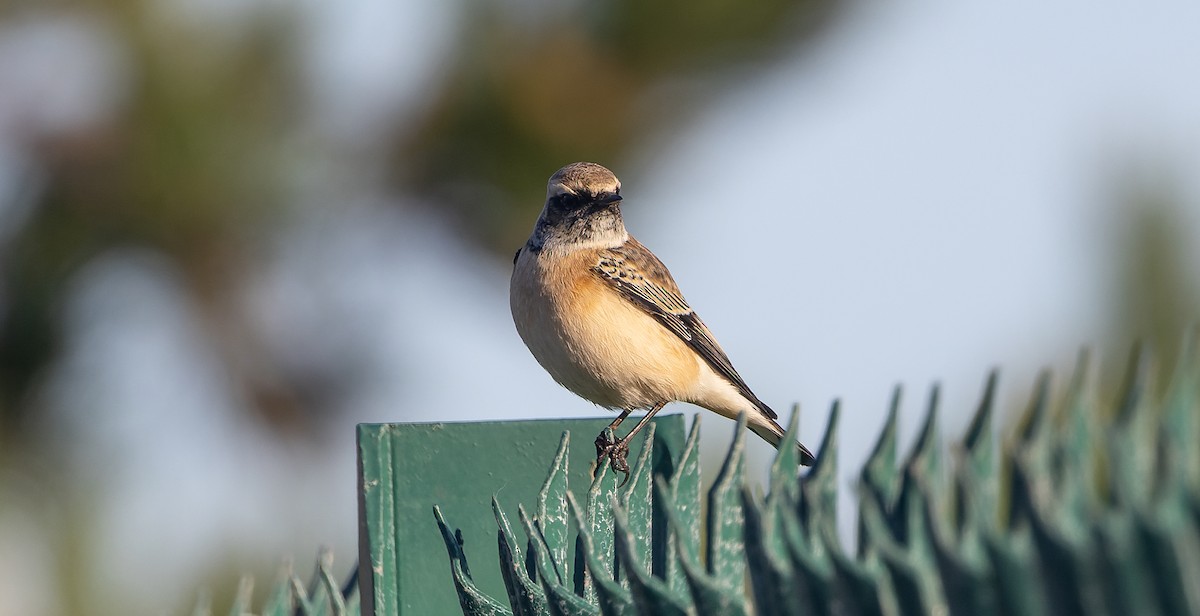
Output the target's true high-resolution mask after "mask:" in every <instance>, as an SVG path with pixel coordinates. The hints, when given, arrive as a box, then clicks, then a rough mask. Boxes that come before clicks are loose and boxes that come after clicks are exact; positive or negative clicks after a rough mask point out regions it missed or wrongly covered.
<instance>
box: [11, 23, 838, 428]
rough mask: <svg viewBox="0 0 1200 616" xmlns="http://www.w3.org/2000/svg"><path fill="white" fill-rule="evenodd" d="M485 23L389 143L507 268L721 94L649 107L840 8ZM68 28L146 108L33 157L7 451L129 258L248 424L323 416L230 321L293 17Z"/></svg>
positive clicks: (283, 105)
mask: <svg viewBox="0 0 1200 616" xmlns="http://www.w3.org/2000/svg"><path fill="white" fill-rule="evenodd" d="M469 5H470V6H469V9H470V10H468V11H467V12H466V17H465V21H464V23H463V24H462V31H461V33H460V36H459V37H458V41H460V44H458V45H456V46H455V48H454V49H455V53H456V56H455V57H454V58H453V59H452V61H450V62H449V69H448V71H447V72H446V74H445V76H444V78H443V80H442V81H441V82H440V84H439V87H438V89H437V90H435V91H433V92H430V93H429V96H428V100H429V102H428V105H427V107H426V110H427V112H426V113H425V114H424V115H423V116H422V117H419V118H417V119H416V120H415V121H414V122H413V123H411V124H407V123H406V124H405V125H403V126H397V127H395V128H394V129H393V130H392V134H393V138H392V142H393V143H394V147H393V148H392V149H393V151H394V152H395V158H394V164H393V168H394V169H395V170H396V180H397V188H399V189H400V190H411V191H414V192H415V193H416V194H419V195H422V196H424V197H426V199H424V200H423V201H424V202H425V203H429V204H433V206H434V207H436V208H437V210H438V211H439V212H440V213H441V214H442V215H444V216H447V217H449V218H451V219H452V220H455V221H457V222H459V223H460V226H461V228H462V229H463V230H464V231H466V232H467V234H468V235H469V236H470V237H472V238H474V239H475V240H476V241H479V242H481V243H482V244H483V245H485V246H487V247H490V248H493V249H495V250H496V251H497V254H503V255H505V256H507V255H508V254H511V250H512V248H513V247H514V246H515V245H517V244H519V243H520V241H521V240H522V238H523V237H524V235H525V234H526V232H527V228H528V226H529V224H530V219H531V216H532V215H533V214H534V213H536V210H537V209H538V208H540V201H541V194H540V191H539V190H538V188H537V187H540V186H542V185H543V183H544V182H545V180H546V178H547V177H548V176H549V174H550V173H551V172H553V171H554V169H556V168H558V167H559V166H560V165H562V164H564V163H566V162H570V161H572V160H575V159H592V160H600V161H605V162H611V161H613V160H615V159H616V158H618V157H620V156H622V155H624V154H627V153H628V152H630V151H631V150H632V148H633V146H634V145H635V144H636V143H638V141H639V139H640V138H641V137H642V136H643V135H644V134H645V133H646V132H647V129H648V127H652V126H655V127H657V126H661V125H663V124H666V125H671V124H677V123H679V122H680V121H681V119H683V118H686V116H687V114H688V112H690V111H692V110H694V109H695V108H696V107H697V103H696V101H697V99H698V98H700V97H701V95H702V94H705V93H707V92H708V90H706V89H698V90H696V89H693V90H691V91H687V92H684V93H682V94H681V95H679V96H674V95H672V96H670V97H662V98H661V100H658V101H657V102H655V101H654V99H653V97H652V96H651V95H652V94H653V93H654V92H655V89H656V88H659V87H660V85H661V84H663V83H664V82H668V81H671V80H680V79H681V78H685V77H688V76H697V75H699V71H701V70H705V71H711V69H712V67H714V66H720V65H723V64H729V63H731V62H736V61H745V60H763V59H765V58H766V56H767V55H768V54H769V53H771V52H777V51H778V50H781V49H783V48H784V47H785V45H787V44H795V43H797V42H802V41H806V40H811V39H812V38H813V35H815V34H816V33H817V32H819V31H820V30H821V27H822V26H823V25H825V24H826V23H828V22H829V20H830V17H832V16H833V15H834V13H835V10H834V8H835V3H834V2H832V0H802V1H800V2H794V1H787V0H766V1H764V2H758V3H753V4H750V5H747V4H745V3H737V2H732V1H731V0H701V1H699V2H695V1H690V2H682V1H680V0H669V1H666V2H655V3H643V2H635V1H633V0H608V1H604V2H587V3H585V2H572V3H568V4H565V5H562V6H551V5H550V4H545V5H538V6H534V5H532V4H528V3H525V4H520V3H519V4H512V3H502V2H479V3H469ZM276 8H277V9H278V7H276ZM22 10H29V7H25V8H24V9H22ZM74 10H87V11H90V12H92V13H94V14H96V15H99V16H100V17H101V18H102V21H103V22H104V23H106V24H108V25H111V26H112V27H114V28H115V29H116V30H117V36H118V38H119V40H120V42H121V44H123V45H125V46H126V48H127V49H126V50H125V51H126V52H127V59H128V62H129V64H130V66H129V67H128V69H129V72H130V73H131V76H132V79H131V83H132V85H131V88H132V90H131V91H130V92H129V93H128V95H127V97H126V101H127V104H126V105H125V106H124V107H123V108H122V109H121V110H120V111H119V112H118V114H117V115H116V117H113V118H110V119H109V120H108V121H106V122H105V123H104V124H103V125H101V126H94V127H91V128H90V129H89V130H87V131H84V132H81V133H75V134H69V135H62V136H57V137H55V138H51V139H42V140H38V141H36V142H35V143H34V147H33V148H32V151H33V153H34V155H35V157H36V158H37V160H38V161H39V164H40V165H41V166H42V167H43V168H44V170H45V172H46V178H47V180H46V183H45V185H44V187H43V188H42V190H41V192H40V193H39V195H38V197H37V200H36V201H37V202H36V204H35V205H34V207H33V212H32V218H31V219H30V220H29V221H28V223H27V224H26V225H25V226H24V227H23V228H22V229H20V232H19V234H18V236H17V237H16V239H15V240H14V242H13V243H12V244H11V245H10V246H6V247H0V248H3V253H4V254H5V259H4V262H3V263H2V264H0V285H2V288H4V290H5V293H4V295H3V296H0V301H3V302H5V305H4V306H2V308H3V310H0V434H12V433H13V432H14V430H19V428H20V426H21V421H20V419H21V417H22V416H24V415H25V414H27V413H28V410H29V407H30V403H29V394H30V392H31V390H32V388H33V386H34V384H35V383H36V381H37V378H38V375H39V374H40V373H41V372H42V371H43V369H44V368H45V367H46V366H47V365H48V364H49V362H51V361H52V360H53V359H54V358H55V357H56V356H57V353H58V352H59V350H60V347H61V340H60V325H59V323H58V314H57V313H58V308H59V307H60V306H61V305H62V303H63V301H64V294H65V291H66V288H67V282H68V281H69V280H70V278H71V276H72V274H73V273H75V272H76V271H78V269H79V268H80V267H81V266H82V265H84V264H85V263H87V262H88V261H89V260H91V259H92V258H93V257H95V256H96V255H98V254H100V253H102V252H104V251H106V250H108V249H111V248H114V247H118V246H130V245H132V246H140V247H146V248H149V249H151V250H154V251H157V252H159V253H161V254H164V255H166V256H168V257H169V258H170V259H171V260H172V261H173V262H174V263H176V264H177V266H178V268H179V271H181V272H183V275H184V277H185V283H186V285H187V287H188V289H189V290H190V292H191V293H192V294H193V298H194V300H195V303H196V305H197V306H198V307H199V309H200V310H199V311H200V313H201V315H202V317H203V318H204V319H205V322H206V325H207V326H208V328H209V333H210V335H211V337H212V339H213V341H214V343H215V344H214V346H215V347H216V348H217V351H218V352H219V353H221V354H222V356H223V358H224V359H225V360H226V361H225V363H226V365H227V366H228V369H229V370H230V373H231V374H230V376H231V377H232V380H233V382H234V383H235V384H236V385H237V386H238V387H239V388H241V389H242V391H241V392H239V393H240V394H242V396H243V398H244V399H245V400H247V401H248V402H249V403H250V404H249V405H248V406H249V408H250V409H252V410H255V411H258V412H259V413H261V414H262V415H263V416H264V417H266V418H268V419H270V420H272V421H273V423H275V424H276V425H279V424H285V423H288V422H289V420H295V419H297V418H299V417H303V416H304V415H305V414H306V413H309V412H312V411H324V410H327V409H312V408H307V406H311V405H312V404H314V403H313V402H312V400H315V399H320V396H312V395H307V394H311V392H308V391H306V395H299V394H298V393H297V392H299V391H301V387H302V383H300V381H303V380H305V379H304V377H303V376H301V375H290V376H289V375H288V374H287V373H286V370H285V369H284V368H282V367H278V366H272V365H270V359H269V356H268V354H265V353H260V352H258V351H257V350H256V344H255V336H254V332H253V331H252V329H251V328H250V326H249V324H247V323H246V322H245V320H246V319H245V317H244V316H242V315H241V314H240V313H239V311H238V310H237V309H236V307H235V301H234V300H235V297H234V296H235V295H236V292H237V289H238V286H239V283H241V282H243V281H242V275H243V274H242V272H243V270H244V268H245V265H246V264H247V263H248V262H251V261H250V260H251V259H252V258H253V256H254V246H255V244H256V241H260V240H261V239H262V237H263V236H264V235H266V234H269V233H270V232H271V228H272V226H273V225H275V224H277V223H278V217H279V216H280V215H281V214H285V213H286V212H285V211H283V207H282V206H284V205H285V204H284V203H283V202H282V201H283V200H282V194H283V192H284V190H285V189H286V188H287V187H286V186H285V185H284V175H285V174H284V173H283V171H284V170H283V169H282V167H283V166H284V165H285V163H286V156H285V154H286V152H285V151H284V150H285V142H286V140H287V138H288V136H289V135H292V134H294V133H295V132H296V131H297V129H298V128H299V123H301V122H302V121H303V119H302V118H301V117H300V116H301V115H302V114H299V113H297V112H298V110H299V109H300V108H301V107H302V103H303V101H302V100H300V92H301V89H300V88H299V81H298V79H297V75H296V71H294V70H293V68H294V67H293V66H292V62H293V61H294V58H295V57H297V54H295V53H294V51H295V47H296V45H297V44H298V43H299V41H298V40H297V39H296V36H295V31H294V30H293V29H291V28H289V27H288V24H289V18H290V17H292V16H290V15H286V14H280V11H279V10H276V11H274V12H266V13H264V14H262V15H260V16H259V18H258V19H255V20H252V22H253V23H250V24H239V27H238V28H237V29H236V31H233V32H230V31H224V30H214V29H212V28H207V29H206V28H202V27H200V28H198V27H195V26H194V25H191V26H189V24H187V23H186V20H181V19H179V18H178V15H173V14H172V13H171V11H172V10H176V11H178V10H179V7H175V6H173V5H172V4H171V3H164V2H154V1H152V0H115V1H107V2H98V1H95V2H91V3H84V4H82V5H78V6H75V7H74ZM707 76H708V77H711V76H712V75H711V74H710V75H707ZM668 98H669V99H670V100H668ZM247 358H250V359H249V360H247Z"/></svg>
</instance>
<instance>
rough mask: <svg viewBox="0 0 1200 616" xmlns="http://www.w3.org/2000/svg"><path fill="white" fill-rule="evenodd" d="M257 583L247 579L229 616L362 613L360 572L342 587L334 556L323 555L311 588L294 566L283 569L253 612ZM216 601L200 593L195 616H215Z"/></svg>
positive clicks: (325, 553)
mask: <svg viewBox="0 0 1200 616" xmlns="http://www.w3.org/2000/svg"><path fill="white" fill-rule="evenodd" d="M253 598H254V579H253V578H251V577H249V576H246V577H243V578H242V580H241V582H240V583H239V584H238V591H237V595H236V596H235V597H234V600H233V605H231V606H230V608H229V611H228V612H218V613H227V614H229V616H252V615H253V614H260V615H261V616H351V615H357V614H359V613H360V612H361V610H360V607H359V602H358V572H357V571H355V572H354V573H353V574H352V575H351V576H350V579H349V580H347V581H346V582H345V583H342V584H339V583H338V582H337V581H336V579H335V578H334V574H333V554H332V553H331V552H328V551H323V552H322V553H321V555H320V556H319V557H318V558H317V566H316V570H315V571H314V572H313V575H312V579H311V581H309V583H308V584H305V583H304V582H302V581H301V580H300V578H299V577H298V576H297V575H296V573H295V572H294V571H293V570H292V567H291V565H287V566H285V567H284V568H283V571H282V572H281V573H280V575H279V579H278V580H277V581H276V582H275V584H274V585H273V586H272V588H271V590H270V591H268V592H267V597H266V600H265V601H264V602H263V604H262V606H261V608H260V609H259V610H258V611H257V612H255V611H252V605H253ZM212 614H213V609H212V598H211V597H210V596H209V595H208V593H207V592H202V593H200V597H199V598H198V599H197V601H196V606H195V607H194V608H193V609H192V616H212Z"/></svg>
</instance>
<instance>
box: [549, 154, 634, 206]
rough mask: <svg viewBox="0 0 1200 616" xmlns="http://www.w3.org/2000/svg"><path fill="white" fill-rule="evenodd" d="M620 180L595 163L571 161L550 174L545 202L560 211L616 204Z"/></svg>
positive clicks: (618, 199)
mask: <svg viewBox="0 0 1200 616" xmlns="http://www.w3.org/2000/svg"><path fill="white" fill-rule="evenodd" d="M620 201H621V180H618V179H617V176H615V175H613V172H612V171H609V170H608V169H606V168H604V167H602V166H600V165H597V164H596V163H571V164H569V165H567V166H565V167H563V168H562V169H559V170H558V171H556V172H554V175H552V176H550V181H549V182H547V183H546V204H547V206H553V207H554V208H556V209H559V210H562V211H564V212H567V211H572V210H580V209H584V210H596V209H602V208H610V207H611V208H616V207H617V204H618V203H619V202H620Z"/></svg>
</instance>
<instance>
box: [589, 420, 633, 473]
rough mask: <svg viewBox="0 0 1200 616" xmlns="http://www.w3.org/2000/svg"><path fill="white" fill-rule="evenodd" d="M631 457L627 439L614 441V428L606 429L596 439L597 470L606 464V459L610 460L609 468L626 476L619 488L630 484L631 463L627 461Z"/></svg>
mask: <svg viewBox="0 0 1200 616" xmlns="http://www.w3.org/2000/svg"><path fill="white" fill-rule="evenodd" d="M628 456H629V445H628V443H626V442H625V439H619V440H614V439H613V434H612V428H605V429H604V431H603V432H601V433H600V436H597V437H596V468H599V467H600V466H599V465H601V464H604V459H605V458H608V464H609V466H610V467H611V468H612V469H613V470H614V471H616V472H618V473H622V474H624V475H625V478H624V479H623V480H622V481H621V483H620V484H619V485H618V486H617V487H618V488H621V487H624V486H625V484H626V483H629V461H628V460H627V459H626V458H627V457H628Z"/></svg>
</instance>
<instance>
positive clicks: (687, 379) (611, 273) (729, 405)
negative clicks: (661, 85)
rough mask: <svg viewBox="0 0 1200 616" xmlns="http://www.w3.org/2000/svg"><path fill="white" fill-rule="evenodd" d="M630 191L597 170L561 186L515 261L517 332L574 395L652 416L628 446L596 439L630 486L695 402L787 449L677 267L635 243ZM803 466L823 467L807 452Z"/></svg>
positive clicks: (586, 166) (579, 169)
mask: <svg viewBox="0 0 1200 616" xmlns="http://www.w3.org/2000/svg"><path fill="white" fill-rule="evenodd" d="M620 204H621V182H620V181H619V180H617V177H616V176H615V175H613V173H612V172H611V171H609V170H608V169H606V168H604V167H602V166H600V165H597V164H595V163H586V162H580V163H572V164H570V165H567V166H565V167H563V168H562V169H559V170H558V171H557V172H556V173H555V174H554V175H552V176H550V181H549V183H548V185H547V187H546V205H545V207H543V208H542V213H541V215H540V216H539V217H538V220H537V224H535V225H534V228H533V233H532V234H531V235H530V236H529V241H528V242H526V243H525V246H524V247H522V248H521V249H520V250H518V251H517V254H516V256H515V257H514V258H513V265H514V268H513V274H512V281H511V284H510V287H509V304H510V308H511V309H512V316H513V321H514V322H515V323H516V326H517V332H518V333H519V334H520V336H521V339H522V340H523V341H524V342H525V346H527V347H529V350H530V352H532V353H533V356H534V357H535V358H536V359H537V361H538V363H539V364H541V365H542V367H543V368H545V369H546V372H549V373H550V376H552V377H554V380H555V381H557V382H558V383H559V384H560V385H562V386H563V387H566V388H567V389H569V390H571V391H572V392H575V393H576V394H578V395H579V396H581V397H583V398H586V399H587V400H590V401H592V402H594V403H596V404H598V405H600V406H604V407H608V408H611V409H621V414H620V415H619V416H618V417H617V418H616V420H614V421H613V422H612V423H611V424H610V425H609V428H611V429H613V430H615V429H616V427H617V426H618V425H620V424H621V422H622V421H624V420H625V418H626V417H628V416H629V414H630V413H631V412H633V411H634V410H637V409H647V410H648V412H647V413H646V415H645V417H643V418H642V419H641V420H640V421H639V422H638V423H637V425H636V426H634V428H633V430H631V431H630V432H629V434H627V435H626V436H625V437H624V438H620V439H616V440H610V439H609V437H608V434H610V433H611V431H610V430H605V431H604V432H602V433H601V434H600V436H599V437H597V438H596V457H597V460H598V461H600V462H603V460H604V458H605V457H608V458H609V460H610V464H611V465H612V468H613V469H614V470H617V471H621V472H624V473H626V475H628V472H629V466H628V464H627V462H626V456H627V454H628V452H629V445H628V443H629V441H630V439H632V438H633V436H634V435H635V434H637V433H638V431H640V430H641V429H642V427H643V426H644V425H645V424H646V423H647V422H648V421H649V420H650V418H651V417H653V416H654V414H655V413H657V412H658V410H659V409H661V408H662V407H663V406H664V405H665V404H667V403H668V402H672V401H676V400H678V401H682V402H690V403H692V404H696V405H699V406H702V407H704V408H707V409H709V410H712V411H715V412H716V413H719V414H721V415H724V416H725V417H729V418H737V416H738V415H739V414H740V413H741V412H743V411H746V412H747V417H748V426H749V428H750V429H751V430H753V431H754V433H755V434H758V435H759V436H761V437H762V438H764V439H766V440H767V441H768V442H770V443H771V444H772V445H775V446H778V445H779V443H780V442H781V441H782V440H783V437H784V430H783V428H782V427H781V426H780V425H779V422H778V421H776V420H777V419H778V418H779V416H778V415H777V414H776V413H775V411H773V410H771V408H770V407H768V406H767V405H766V404H765V403H764V402H763V401H762V400H759V399H758V397H757V396H755V395H754V392H752V391H750V388H749V387H748V386H747V385H746V382H745V381H743V380H742V377H741V376H740V375H738V373H737V370H734V368H733V364H732V363H730V361H729V358H728V357H727V356H726V355H725V352H724V351H722V350H721V347H720V345H718V344H717V341H716V339H714V338H713V335H712V332H710V331H709V330H708V327H706V326H705V325H704V322H703V321H701V320H700V317H699V316H697V315H696V313H695V312H693V311H692V309H691V307H690V306H689V305H688V303H687V301H685V300H684V299H683V294H682V293H681V292H680V291H679V287H678V286H677V285H676V284H675V280H674V279H672V278H671V273H670V272H669V271H667V267H666V266H665V265H663V264H662V261H659V260H658V257H655V256H654V253H652V252H650V250H649V249H647V248H646V247H645V246H643V245H642V244H641V242H639V241H637V240H636V239H634V238H633V236H631V235H629V233H628V232H627V231H626V230H625V223H624V222H623V221H622V220H621V208H620ZM797 445H798V446H799V448H800V459H801V463H802V464H804V465H806V466H808V465H811V464H812V463H813V461H814V458H813V455H812V453H810V452H809V451H808V449H807V448H805V447H804V445H800V444H799V443H797Z"/></svg>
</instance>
